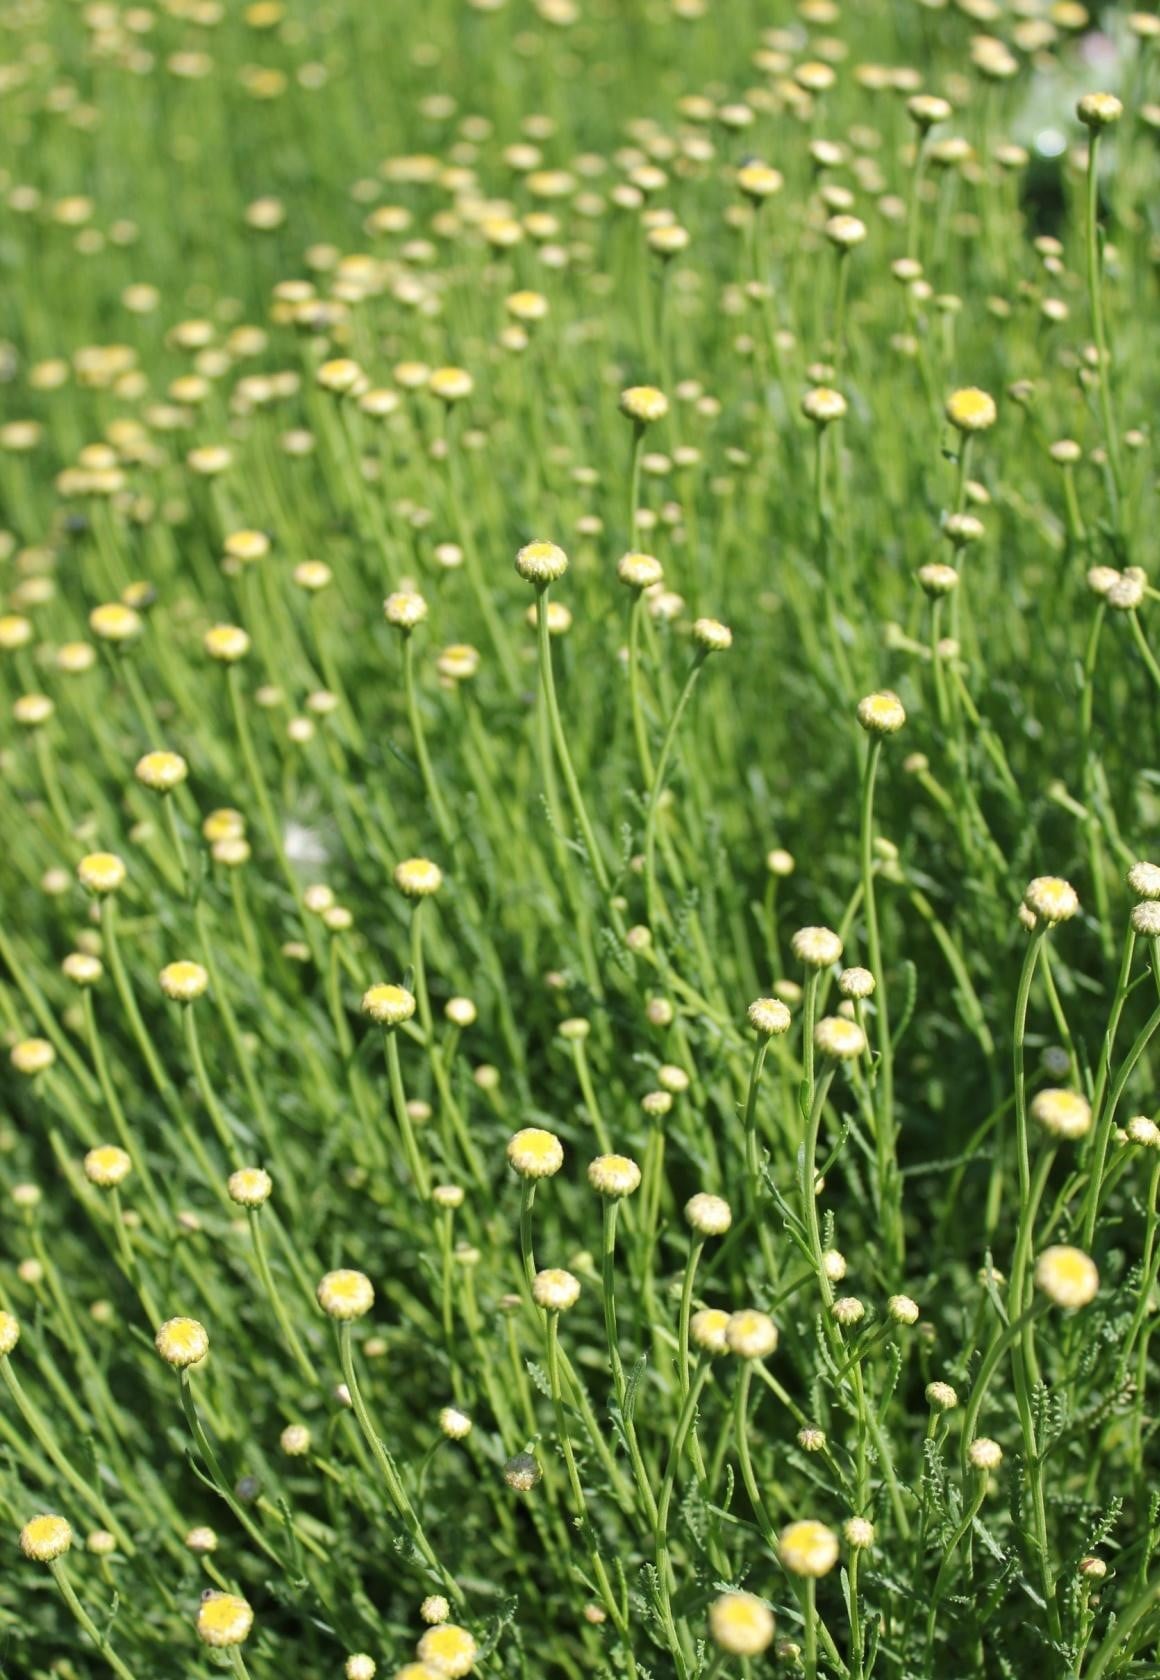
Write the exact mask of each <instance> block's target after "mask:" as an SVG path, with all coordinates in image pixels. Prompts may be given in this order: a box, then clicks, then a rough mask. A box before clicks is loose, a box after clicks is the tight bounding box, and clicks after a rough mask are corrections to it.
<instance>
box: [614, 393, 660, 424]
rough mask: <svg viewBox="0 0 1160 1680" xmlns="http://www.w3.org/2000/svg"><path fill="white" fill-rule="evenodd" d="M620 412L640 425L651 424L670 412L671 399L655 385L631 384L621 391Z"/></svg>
mask: <svg viewBox="0 0 1160 1680" xmlns="http://www.w3.org/2000/svg"><path fill="white" fill-rule="evenodd" d="M620 412H621V413H622V414H627V416H628V418H629V419H630V420H633V421H635V423H636V424H637V425H638V426H651V425H652V424H653V422H654V421H656V420H663V419H664V417H665V415H666V414H667V413H668V412H669V399H668V398H667V397H666V396H665V394H664V392H663V391H658V390H657V388H656V386H655V385H630V386H629V387H628V389H627V390H626V391H622V392H621V393H620Z"/></svg>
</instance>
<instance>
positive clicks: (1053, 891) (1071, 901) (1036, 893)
mask: <svg viewBox="0 0 1160 1680" xmlns="http://www.w3.org/2000/svg"><path fill="white" fill-rule="evenodd" d="M1023 903H1024V904H1025V905H1026V907H1027V909H1028V910H1030V911H1031V914H1032V915H1033V916H1034V917H1035V918H1036V920H1037V921H1040V922H1046V923H1047V925H1048V926H1049V927H1054V925H1055V924H1056V922H1066V921H1069V920H1070V919H1071V917H1072V916H1074V915H1075V914H1076V913H1077V912H1078V910H1079V895H1078V894H1077V893H1076V890H1075V888H1074V887H1073V886H1072V885H1071V883H1070V881H1064V880H1063V879H1061V877H1060V876H1058V875H1037V876H1036V877H1035V879H1034V880H1033V881H1030V882H1029V883H1028V886H1027V891H1026V892H1025V893H1024V894H1023Z"/></svg>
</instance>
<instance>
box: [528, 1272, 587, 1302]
mask: <svg viewBox="0 0 1160 1680" xmlns="http://www.w3.org/2000/svg"><path fill="white" fill-rule="evenodd" d="M532 1299H533V1300H534V1301H535V1303H536V1305H537V1306H538V1307H543V1308H544V1309H545V1311H547V1312H567V1310H568V1308H569V1307H574V1306H575V1305H576V1303H577V1301H578V1300H579V1299H580V1279H579V1278H577V1277H574V1276H573V1275H572V1273H571V1272H566V1271H564V1270H563V1268H562V1267H560V1266H549V1267H547V1268H546V1269H545V1270H544V1271H542V1272H537V1273H536V1275H535V1277H534V1278H533V1279H532Z"/></svg>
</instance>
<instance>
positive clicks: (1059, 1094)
mask: <svg viewBox="0 0 1160 1680" xmlns="http://www.w3.org/2000/svg"><path fill="white" fill-rule="evenodd" d="M1031 1118H1032V1119H1033V1120H1034V1121H1035V1122H1036V1123H1037V1124H1038V1125H1040V1126H1042V1127H1043V1129H1044V1131H1045V1132H1050V1133H1051V1134H1052V1135H1053V1136H1054V1137H1061V1138H1081V1137H1083V1136H1084V1135H1085V1133H1087V1132H1089V1131H1090V1130H1091V1124H1092V1110H1091V1104H1090V1103H1089V1102H1088V1100H1087V1098H1086V1097H1085V1096H1082V1095H1081V1094H1080V1093H1079V1092H1078V1091H1060V1090H1056V1089H1054V1088H1051V1087H1049V1088H1048V1089H1046V1090H1043V1091H1037V1092H1036V1093H1035V1095H1034V1097H1032V1099H1031Z"/></svg>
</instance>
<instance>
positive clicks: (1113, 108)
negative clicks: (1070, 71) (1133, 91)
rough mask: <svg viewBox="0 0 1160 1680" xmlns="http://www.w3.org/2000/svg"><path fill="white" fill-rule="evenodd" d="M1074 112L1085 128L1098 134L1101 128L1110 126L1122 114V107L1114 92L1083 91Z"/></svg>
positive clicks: (1116, 121) (1117, 120)
mask: <svg viewBox="0 0 1160 1680" xmlns="http://www.w3.org/2000/svg"><path fill="white" fill-rule="evenodd" d="M1075 114H1076V116H1077V117H1078V118H1079V120H1080V122H1081V123H1083V124H1084V126H1085V128H1090V129H1091V131H1092V133H1093V134H1098V133H1099V131H1100V129H1101V128H1111V126H1112V124H1113V123H1118V122H1119V120H1120V118H1121V117H1122V116H1123V114H1124V107H1123V105H1122V104H1121V102H1120V101H1119V100H1118V99H1117V98H1116V96H1115V94H1114V93H1085V94H1084V96H1083V98H1082V99H1081V100H1080V101H1079V103H1078V104H1077V105H1076V108H1075Z"/></svg>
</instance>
